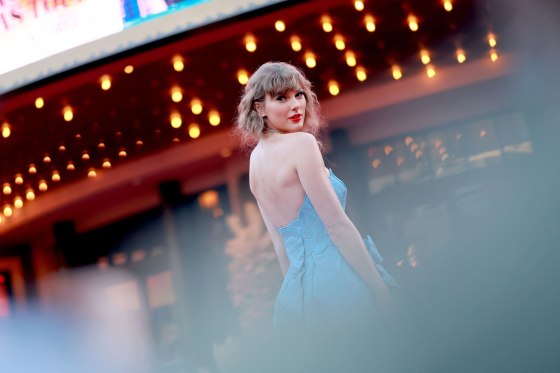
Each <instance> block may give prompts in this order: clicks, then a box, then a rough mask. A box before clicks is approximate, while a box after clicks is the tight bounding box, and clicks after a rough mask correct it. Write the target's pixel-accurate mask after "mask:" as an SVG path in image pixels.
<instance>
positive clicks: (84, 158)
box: [82, 152, 89, 161]
mask: <svg viewBox="0 0 560 373" xmlns="http://www.w3.org/2000/svg"><path fill="white" fill-rule="evenodd" d="M82 160H84V161H89V154H88V152H84V153H83V154H82Z"/></svg>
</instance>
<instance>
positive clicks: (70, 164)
mask: <svg viewBox="0 0 560 373" xmlns="http://www.w3.org/2000/svg"><path fill="white" fill-rule="evenodd" d="M66 169H67V170H68V171H74V170H75V169H76V166H74V163H73V162H72V161H69V162H68V163H67V164H66Z"/></svg>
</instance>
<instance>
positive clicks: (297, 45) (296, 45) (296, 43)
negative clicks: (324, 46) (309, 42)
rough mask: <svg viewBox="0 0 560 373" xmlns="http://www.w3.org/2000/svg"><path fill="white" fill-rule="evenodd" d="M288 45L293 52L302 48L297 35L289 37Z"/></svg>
mask: <svg viewBox="0 0 560 373" xmlns="http://www.w3.org/2000/svg"><path fill="white" fill-rule="evenodd" d="M290 45H291V46H292V50H293V51H294V52H299V51H300V50H301V48H302V46H301V39H300V38H299V37H298V36H295V35H293V36H292V37H291V38H290Z"/></svg>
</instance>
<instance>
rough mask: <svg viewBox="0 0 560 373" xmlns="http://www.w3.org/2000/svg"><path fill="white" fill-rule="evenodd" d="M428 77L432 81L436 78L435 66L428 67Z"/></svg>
mask: <svg viewBox="0 0 560 373" xmlns="http://www.w3.org/2000/svg"><path fill="white" fill-rule="evenodd" d="M426 75H427V76H428V78H430V79H431V78H433V77H434V76H436V68H435V67H434V66H433V65H428V66H426Z"/></svg>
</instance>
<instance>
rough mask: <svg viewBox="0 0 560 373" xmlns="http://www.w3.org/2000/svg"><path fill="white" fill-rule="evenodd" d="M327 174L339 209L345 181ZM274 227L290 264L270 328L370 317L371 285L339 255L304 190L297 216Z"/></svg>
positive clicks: (371, 247) (377, 260)
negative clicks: (286, 222)
mask: <svg viewBox="0 0 560 373" xmlns="http://www.w3.org/2000/svg"><path fill="white" fill-rule="evenodd" d="M329 179H330V182H331V185H332V187H333V189H334V191H335V192H336V195H337V196H338V199H339V201H340V203H341V204H342V207H343V208H345V207H346V194H347V189H346V186H345V185H344V183H343V182H342V181H341V180H340V179H339V178H338V177H336V176H335V175H334V173H333V172H332V170H330V169H329ZM278 231H279V233H280V235H281V236H282V238H283V241H284V247H285V250H286V254H287V256H288V258H289V259H290V266H289V268H288V270H287V272H286V275H285V276H284V282H283V283H282V286H281V288H280V291H279V293H278V296H277V298H276V304H275V307H274V320H273V321H274V326H275V328H277V329H284V328H293V327H301V326H314V325H316V326H321V325H328V324H331V323H338V322H340V321H344V320H352V319H356V318H358V317H375V312H376V307H375V300H374V297H373V294H372V292H371V290H369V288H368V287H367V285H366V284H365V282H364V281H363V280H362V279H361V278H360V277H359V275H358V274H357V273H356V272H355V271H354V270H353V269H352V268H351V267H350V265H349V264H348V262H346V260H345V259H344V258H343V257H342V254H341V253H340V251H339V250H338V248H337V247H336V246H335V244H334V243H333V241H332V240H331V238H330V236H329V234H328V232H327V230H326V228H325V226H324V225H323V223H322V221H321V219H320V218H319V215H318V214H317V212H316V211H315V208H314V207H313V205H312V204H311V201H310V200H309V198H308V197H307V195H306V196H305V197H304V200H303V204H302V205H301V207H300V209H299V212H298V216H297V218H295V219H294V220H292V221H291V222H290V223H289V224H288V225H287V226H285V227H281V228H279V229H278ZM365 243H366V246H367V248H368V251H369V253H370V255H372V257H373V258H374V261H375V263H376V267H377V269H378V271H379V272H380V274H381V276H382V278H383V280H384V281H385V282H386V283H387V284H389V285H395V286H396V284H395V282H394V280H393V279H392V278H391V276H390V275H389V274H388V273H387V272H386V271H385V269H384V268H383V267H382V265H381V264H382V258H381V256H380V255H379V252H378V251H377V248H376V247H375V245H374V244H373V241H372V240H371V238H370V237H369V236H368V237H367V239H366V240H365Z"/></svg>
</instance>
